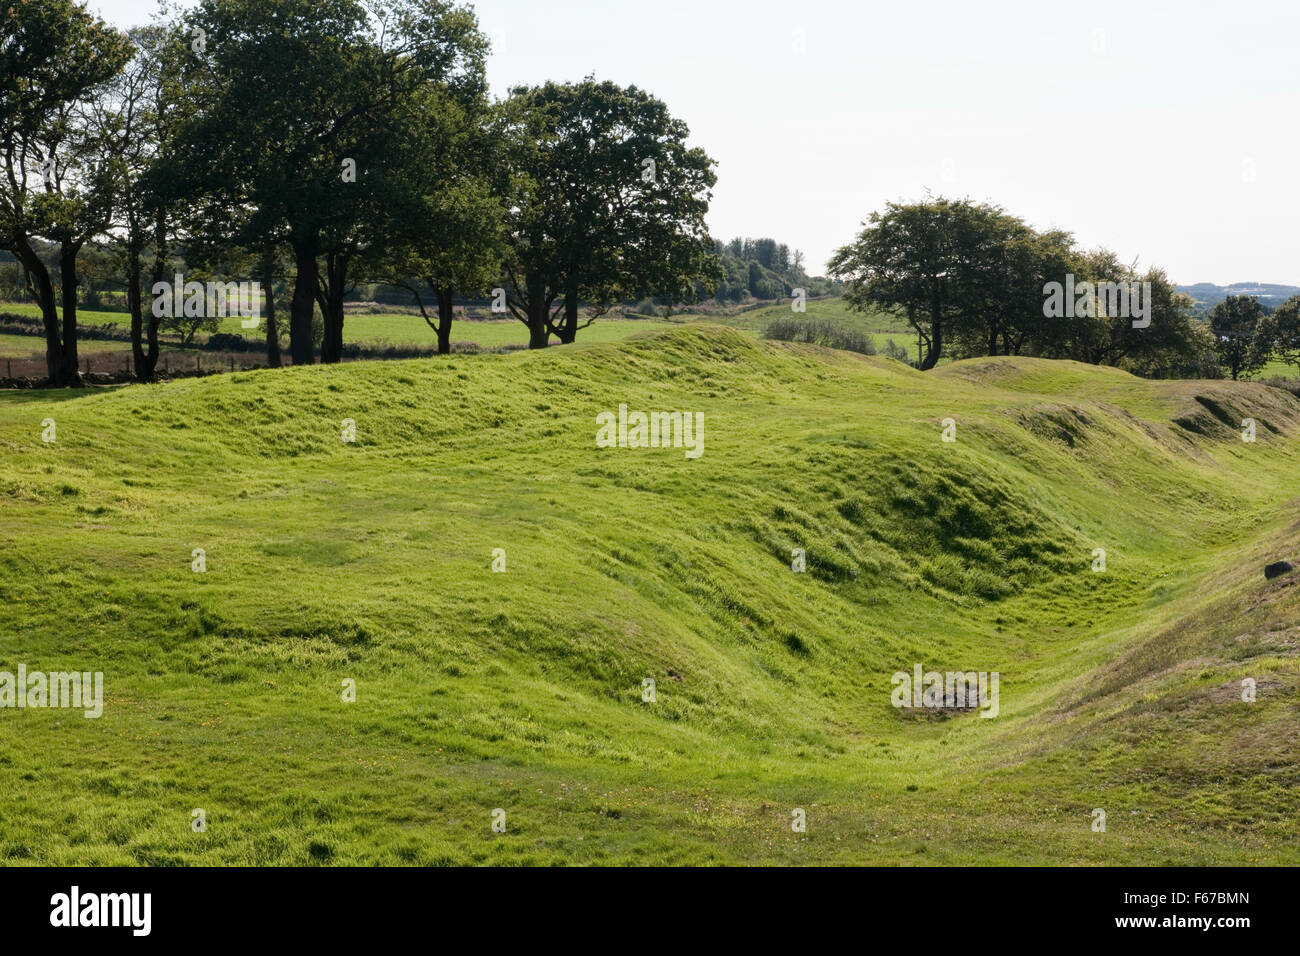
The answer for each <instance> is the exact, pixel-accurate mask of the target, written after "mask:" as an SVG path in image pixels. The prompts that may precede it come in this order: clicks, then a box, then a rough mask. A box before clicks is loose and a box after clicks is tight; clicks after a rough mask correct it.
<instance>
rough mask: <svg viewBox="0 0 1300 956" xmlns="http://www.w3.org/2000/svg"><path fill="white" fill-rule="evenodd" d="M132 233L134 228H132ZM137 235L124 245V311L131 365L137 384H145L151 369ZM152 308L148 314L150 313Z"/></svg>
mask: <svg viewBox="0 0 1300 956" xmlns="http://www.w3.org/2000/svg"><path fill="white" fill-rule="evenodd" d="M133 231H134V228H133ZM137 236H138V233H136V234H135V235H133V236H130V237H128V238H127V244H126V310H127V311H128V312H129V313H131V364H132V366H133V367H134V369H135V378H136V381H137V382H147V381H149V379H150V373H151V372H152V371H153V370H152V369H146V368H145V354H144V305H143V302H142V298H141V293H140V279H141V273H142V272H143V270H142V269H141V267H140V240H139V238H137ZM152 311H153V310H152V308H150V312H151V313H152Z"/></svg>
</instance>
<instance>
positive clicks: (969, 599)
mask: <svg viewBox="0 0 1300 956" xmlns="http://www.w3.org/2000/svg"><path fill="white" fill-rule="evenodd" d="M593 328H595V327H593ZM1198 398H1199V399H1200V400H1199V401H1198ZM1207 401H1208V403H1209V404H1208V405H1207ZM620 403H626V404H627V405H629V407H630V408H632V409H634V410H636V409H640V410H645V411H652V410H664V411H673V410H683V411H702V412H704V413H705V421H706V429H705V454H704V455H703V457H701V458H699V459H696V460H689V459H687V458H686V457H685V455H684V453H683V451H682V450H681V449H671V448H669V449H598V448H596V447H595V443H594V436H595V432H596V423H595V416H596V414H597V413H598V412H601V411H606V410H611V411H612V410H615V409H617V407H618V405H619V404H620ZM1212 409H1218V410H1219V413H1220V414H1219V415H1218V416H1216V414H1215V412H1214V411H1212ZM1247 415H1249V416H1250V417H1254V418H1256V420H1257V421H1258V422H1259V423H1260V424H1259V428H1258V436H1259V440H1258V441H1257V442H1256V443H1255V444H1247V443H1244V442H1242V441H1241V440H1240V438H1239V435H1238V432H1237V430H1236V429H1234V428H1232V427H1230V426H1229V425H1228V424H1227V423H1225V421H1223V420H1221V419H1223V418H1232V417H1235V416H1242V417H1245V416H1247ZM47 417H49V418H54V419H55V421H56V422H57V429H58V431H57V442H56V443H54V444H52V445H51V444H45V443H42V441H41V422H42V420H43V419H45V418H47ZM945 418H952V419H954V420H955V421H956V424H957V441H956V442H953V443H945V442H943V441H941V440H940V432H941V422H942V420H943V419H945ZM343 419H352V420H353V421H354V422H355V423H356V441H355V443H345V442H343V441H342V440H341V423H342V421H343ZM1176 422H1179V423H1181V424H1176ZM1298 430H1300V401H1297V400H1296V399H1294V398H1293V397H1292V396H1290V395H1288V394H1286V393H1284V392H1282V391H1280V390H1277V389H1270V388H1266V387H1264V386H1259V385H1253V384H1247V383H1241V384H1234V383H1222V382H1213V383H1208V382H1207V383H1202V382H1178V383H1169V382H1164V383H1159V382H1149V381H1143V380H1139V379H1135V378H1132V377H1130V376H1127V375H1125V374H1123V373H1120V372H1116V371H1114V370H1108V369H1096V368H1091V367H1087V366H1081V365H1076V364H1073V363H1053V362H1046V361H1039V360H1032V359H995V360H974V361H970V362H960V363H954V364H952V365H951V366H947V367H945V368H944V369H942V370H940V371H938V372H935V373H929V374H921V373H919V372H916V371H914V370H912V369H909V368H907V367H905V366H902V365H900V364H899V363H896V362H890V361H887V360H884V359H879V358H868V357H864V356H858V355H851V354H848V353H840V352H833V351H830V350H826V349H820V348H816V347H811V346H798V345H790V344H784V343H767V342H760V341H757V340H755V338H754V337H753V336H752V335H749V334H743V333H741V332H737V331H735V330H727V329H722V328H718V327H714V326H691V327H684V328H678V329H674V330H670V331H663V332H656V333H653V334H649V335H644V336H636V337H633V338H631V339H628V340H626V341H623V342H621V343H591V344H581V342H580V344H578V345H577V346H575V347H572V348H565V349H555V350H547V351H543V352H533V353H516V354H511V355H481V356H453V357H446V358H435V359H425V360H412V361H405V362H385V363H352V364H349V365H346V366H332V367H320V366H317V367H310V368H299V369H284V370H277V371H260V372H247V373H239V374H234V375H229V376H220V377H213V378H208V379H192V380H183V381H177V382H173V383H169V384H166V385H161V386H148V387H130V388H122V389H116V390H111V391H109V390H105V391H96V392H95V393H91V394H87V393H71V392H55V393H19V394H6V395H4V396H2V397H0V449H2V452H0V454H2V455H3V457H2V458H0V536H2V537H3V540H4V541H5V548H4V550H3V552H2V553H0V669H8V670H11V671H12V670H14V669H16V667H17V664H18V663H19V662H22V663H26V664H27V666H28V668H29V669H32V670H35V669H37V668H43V669H46V670H60V669H71V668H74V667H75V668H78V669H82V670H102V671H104V673H105V679H106V682H107V692H106V699H105V705H104V716H103V717H102V718H100V719H98V720H88V719H85V718H83V717H82V716H81V715H80V713H79V712H70V711H60V710H22V711H18V710H0V786H2V787H3V789H4V792H5V793H6V795H7V796H8V799H7V801H6V802H5V804H4V806H3V808H0V858H3V859H4V860H6V861H8V862H12V863H91V864H124V865H131V864H150V865H161V864H197V863H211V864H253V863H256V864H314V863H319V864H343V863H393V864H421V865H430V864H434V865H436V864H460V863H501V864H542V863H724V862H725V863H884V864H937V863H975V862H978V863H994V864H1005V863H1062V864H1067V863H1068V864H1100V863H1120V864H1137V863H1166V862H1169V863H1229V862H1232V863H1249V862H1262V863H1295V862H1300V850H1298V847H1297V841H1296V838H1295V830H1294V825H1293V823H1292V822H1291V821H1293V819H1294V816H1295V812H1296V810H1297V803H1298V802H1300V798H1298V797H1297V796H1296V794H1297V792H1300V791H1297V789H1296V785H1297V783H1300V781H1298V780H1297V776H1298V774H1297V760H1296V757H1295V754H1296V752H1297V751H1296V748H1295V743H1296V734H1297V727H1300V723H1297V721H1296V717H1297V704H1296V691H1297V687H1298V686H1300V674H1298V673H1297V667H1296V650H1297V642H1298V640H1300V638H1298V637H1297V633H1296V631H1295V627H1294V623H1293V622H1294V621H1295V620H1296V619H1297V617H1298V615H1297V610H1300V598H1298V597H1297V595H1298V594H1300V589H1297V587H1296V586H1295V580H1294V577H1293V578H1290V579H1288V578H1280V579H1277V580H1276V581H1273V582H1268V583H1267V584H1265V582H1264V580H1263V575H1262V571H1261V568H1262V564H1263V562H1264V561H1265V560H1266V559H1272V558H1273V557H1275V556H1277V555H1279V554H1281V555H1283V556H1285V555H1287V554H1289V555H1291V556H1292V557H1295V552H1296V548H1295V534H1296V530H1297V519H1298V518H1300V514H1298V513H1297V497H1296V496H1297V482H1296V475H1297V474H1300V470H1298V469H1297V465H1298V464H1300V444H1298V443H1297V434H1298ZM194 548H203V549H204V550H205V551H206V560H207V571H206V573H204V574H197V573H194V572H192V571H191V553H192V550H193V549H194ZM495 548H503V549H504V550H505V552H506V560H507V570H506V573H493V572H492V570H491V564H492V552H493V549H495ZM792 548H803V549H805V550H806V551H807V557H808V573H806V574H795V573H793V572H792V571H791V569H790V562H791V549H792ZM1095 548H1105V549H1106V551H1107V570H1106V572H1105V573H1094V572H1093V571H1092V570H1091V562H1092V558H1093V549H1095ZM914 663H921V664H922V665H924V666H925V667H926V668H927V669H930V668H933V669H937V670H955V669H961V670H988V671H998V672H999V673H1000V674H1001V701H1000V714H999V716H998V717H997V718H996V719H993V720H986V719H980V718H978V717H975V716H973V715H963V716H956V717H949V718H947V719H942V718H935V717H926V716H918V715H917V714H915V713H914V712H910V711H900V710H896V709H894V708H893V707H892V706H891V704H890V696H891V690H892V684H891V680H890V677H891V674H893V672H895V671H897V670H904V671H910V670H911V667H912V665H913V664H914ZM1244 676H1252V677H1254V678H1255V679H1256V680H1257V682H1258V686H1259V688H1260V689H1259V697H1258V700H1257V701H1256V702H1255V703H1253V704H1247V703H1244V702H1242V701H1241V700H1240V696H1239V691H1237V690H1236V689H1235V688H1237V685H1238V684H1239V683H1240V680H1241V678H1242V677H1244ZM647 677H650V678H653V679H654V680H655V681H656V683H657V688H656V700H655V702H654V703H645V702H643V701H642V698H641V690H642V681H643V679H645V678H647ZM347 679H350V680H354V681H355V682H356V686H357V700H356V702H355V703H345V702H343V700H342V699H341V691H342V685H343V681H344V680H347ZM195 808H203V809H204V810H205V811H206V813H207V819H208V828H207V831H206V832H204V833H195V832H193V831H192V830H191V826H190V820H191V811H192V810H193V809H195ZM496 808H502V809H504V810H505V811H506V813H507V830H506V832H505V833H503V834H502V833H494V832H493V831H492V829H491V823H492V816H491V815H492V811H493V810H494V809H496ZM795 808H800V809H803V810H805V811H806V814H807V821H808V822H807V830H806V832H802V833H799V832H794V831H792V829H791V825H790V824H791V812H792V810H794V809H795ZM1094 808H1103V809H1105V810H1106V811H1107V814H1108V826H1107V831H1106V832H1105V833H1095V832H1093V831H1092V829H1091V826H1090V824H1091V822H1092V818H1091V812H1092V810H1093V809H1094Z"/></svg>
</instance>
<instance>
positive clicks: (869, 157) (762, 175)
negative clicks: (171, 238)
mask: <svg viewBox="0 0 1300 956" xmlns="http://www.w3.org/2000/svg"><path fill="white" fill-rule="evenodd" d="M472 6H473V7H474V8H475V9H476V11H477V12H478V16H479V20H480V23H481V24H482V26H483V29H484V31H485V32H486V33H487V34H488V35H489V36H491V37H492V38H493V47H494V49H493V55H492V57H491V59H490V60H489V63H488V78H489V80H490V82H491V84H492V89H493V92H494V93H495V94H497V95H504V93H505V91H506V90H507V89H508V88H509V87H510V86H512V85H515V84H519V83H539V82H542V81H545V80H547V79H553V80H557V81H564V80H579V79H581V78H582V77H584V76H585V75H587V74H589V73H591V74H595V76H596V77H597V78H599V79H602V80H603V79H610V80H614V81H615V82H617V83H619V84H621V85H630V84H636V85H637V86H641V87H643V88H645V89H648V90H650V91H651V92H652V93H654V94H655V95H656V96H658V97H659V98H660V99H662V100H664V101H665V102H666V103H667V104H668V107H669V110H670V111H671V112H672V113H673V114H674V115H675V116H678V117H680V118H681V119H684V120H685V121H686V122H687V124H688V125H689V126H690V128H691V137H692V143H693V144H694V145H699V146H703V147H704V148H705V150H706V151H707V152H708V153H709V155H711V156H712V157H713V158H714V159H716V160H718V164H719V165H718V185H717V188H716V189H715V191H714V201H713V205H712V207H711V210H710V213H709V225H710V229H711V231H712V233H713V234H714V235H715V236H716V237H718V238H721V239H730V238H731V237H732V236H736V235H749V236H772V237H773V238H775V239H777V240H778V241H781V242H786V243H788V244H789V245H791V246H792V247H797V248H800V249H803V250H804V252H805V253H806V255H807V265H808V268H809V271H811V272H814V273H820V272H821V271H822V269H823V266H824V263H825V261H826V259H827V258H828V256H829V255H830V254H831V252H832V251H833V250H834V249H835V248H836V247H838V246H840V245H843V244H845V243H846V242H849V241H850V240H851V239H852V238H853V236H854V235H855V234H856V233H857V231H858V229H859V225H860V223H861V221H862V220H863V219H865V218H866V216H867V215H868V214H869V213H870V212H871V211H873V210H876V209H880V208H882V207H883V205H884V203H885V202H887V201H889V200H914V199H919V198H922V197H923V196H924V195H925V191H926V190H927V189H929V190H930V191H931V192H933V193H935V194H942V195H947V196H953V197H961V196H969V197H971V198H973V199H977V200H982V201H990V202H994V203H997V204H999V205H1002V206H1003V207H1005V208H1006V209H1007V210H1008V211H1009V212H1011V213H1013V214H1015V215H1018V216H1021V217H1022V218H1024V219H1025V220H1027V221H1028V222H1029V223H1030V224H1031V225H1034V226H1036V227H1039V228H1048V227H1059V228H1063V229H1068V230H1071V231H1072V232H1074V234H1075V236H1076V237H1077V239H1078V240H1079V241H1080V243H1081V244H1083V245H1084V246H1086V247H1091V246H1097V245H1105V246H1107V247H1109V248H1111V249H1114V250H1115V251H1116V252H1117V253H1119V254H1120V256H1121V257H1122V258H1124V259H1126V260H1131V259H1134V258H1138V259H1139V260H1140V263H1141V264H1142V265H1144V266H1145V265H1157V266H1163V267H1164V268H1165V269H1166V270H1167V271H1168V272H1169V274H1170V276H1171V277H1172V278H1173V279H1174V280H1175V281H1177V282H1180V283H1193V282H1216V283H1222V284H1226V283H1229V282H1247V281H1259V282H1278V283H1286V284H1290V285H1300V228H1298V224H1300V188H1298V183H1297V179H1298V178H1300V122H1298V120H1300V59H1298V58H1297V55H1296V42H1297V38H1298V37H1300V2H1297V0H1236V2H1220V0H1091V2H1070V0H978V2H976V0H934V2H924V0H865V2H855V0H840V2H827V0H798V2H791V0H785V2H774V0H725V2H720V0H712V2H711V0H479V2H476V3H473V4H472ZM90 7H91V9H93V10H96V11H97V12H99V13H100V14H101V15H102V16H104V17H105V18H106V19H107V20H109V21H110V22H113V23H115V24H117V25H119V26H129V25H132V24H134V23H138V22H143V21H145V20H147V19H148V17H149V14H150V11H152V9H153V8H154V4H153V3H152V2H151V0H90Z"/></svg>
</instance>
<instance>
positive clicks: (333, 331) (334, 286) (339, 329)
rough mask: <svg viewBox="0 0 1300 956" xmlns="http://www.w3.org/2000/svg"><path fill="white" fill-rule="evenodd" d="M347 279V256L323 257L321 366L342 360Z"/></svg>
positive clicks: (334, 254) (331, 254)
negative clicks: (323, 323)
mask: <svg viewBox="0 0 1300 956" xmlns="http://www.w3.org/2000/svg"><path fill="white" fill-rule="evenodd" d="M347 278H348V259H347V256H345V255H341V254H338V253H333V252H331V253H330V254H329V255H327V256H326V257H325V287H324V288H323V289H322V290H321V293H322V294H321V296H320V311H321V316H322V318H323V319H324V322H325V334H324V336H323V337H322V339H321V346H320V360H321V363H322V364H326V363H328V364H334V363H336V362H341V361H342V360H343V296H344V295H345V294H346V289H347Z"/></svg>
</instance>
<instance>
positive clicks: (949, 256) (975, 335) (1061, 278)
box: [830, 197, 1300, 378]
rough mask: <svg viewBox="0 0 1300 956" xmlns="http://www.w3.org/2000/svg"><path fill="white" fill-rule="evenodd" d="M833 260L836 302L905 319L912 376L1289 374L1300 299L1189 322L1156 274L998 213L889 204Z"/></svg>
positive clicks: (1299, 352) (1185, 305)
mask: <svg viewBox="0 0 1300 956" xmlns="http://www.w3.org/2000/svg"><path fill="white" fill-rule="evenodd" d="M864 226H865V228H864V229H863V230H862V232H861V233H860V234H859V235H858V237H857V239H856V240H855V241H854V242H853V243H851V244H850V245H847V246H844V247H843V248H842V249H840V250H839V251H838V252H837V253H836V254H835V256H834V257H833V258H832V260H831V263H830V271H831V274H832V275H835V276H838V277H840V278H842V279H844V280H845V289H844V298H845V299H846V300H848V302H849V303H850V304H851V305H852V306H853V307H855V308H857V309H861V310H864V311H883V312H886V313H889V314H892V315H895V316H898V317H899V318H902V319H905V320H906V321H907V323H908V324H909V325H910V326H911V327H912V328H913V329H914V330H915V331H916V336H917V342H918V352H919V360H918V363H917V364H918V366H919V367H920V368H922V369H928V368H932V367H933V366H934V365H936V364H937V363H938V362H939V361H940V360H941V359H943V358H967V357H971V356H980V355H1034V356H1041V357H1045V358H1067V359H1075V360H1077V361H1081V362H1089V363H1091V364H1094V365H1114V366H1118V367H1120V368H1124V369H1127V370H1128V371H1131V372H1134V373H1135V374H1140V375H1148V376H1153V377H1178V378H1181V377H1195V378H1208V377H1216V376H1218V375H1220V374H1229V375H1231V376H1232V377H1233V378H1237V377H1238V376H1239V375H1241V374H1245V373H1247V372H1250V371H1254V370H1257V369H1259V368H1262V367H1263V366H1264V365H1265V364H1267V362H1269V361H1270V360H1272V359H1273V358H1279V359H1282V360H1284V361H1288V362H1294V363H1296V364H1297V365H1300V296H1296V297H1293V298H1291V299H1289V300H1287V302H1286V303H1284V304H1283V305H1282V306H1281V307H1279V308H1278V309H1277V310H1275V311H1273V312H1270V311H1269V310H1268V309H1267V308H1266V307H1265V306H1263V305H1262V304H1261V303H1260V302H1258V301H1257V300H1256V299H1254V298H1251V297H1248V296H1229V297H1228V298H1227V299H1225V300H1224V301H1223V302H1220V303H1219V304H1217V305H1215V306H1214V308H1213V309H1211V310H1210V312H1209V315H1208V321H1205V322H1203V321H1201V320H1199V319H1198V318H1197V317H1196V316H1195V314H1194V303H1193V300H1192V299H1191V297H1190V296H1187V295H1184V294H1182V293H1180V292H1178V291H1177V289H1176V288H1175V286H1174V284H1173V283H1172V282H1171V281H1170V280H1169V278H1168V276H1167V275H1166V274H1165V272H1164V270H1162V269H1158V268H1147V269H1146V270H1144V271H1139V270H1138V268H1137V266H1136V265H1129V264H1125V263H1123V262H1121V261H1120V259H1119V257H1118V256H1117V255H1116V254H1115V253H1113V252H1111V251H1109V250H1106V249H1093V250H1082V249H1079V248H1078V247H1077V246H1076V245H1075V242H1074V237H1073V236H1072V235H1071V234H1070V233H1068V232H1065V231H1063V230H1050V231H1047V232H1040V231H1038V230H1035V229H1033V228H1031V227H1030V226H1029V225H1028V224H1026V223H1025V222H1024V221H1023V220H1022V219H1019V218H1018V217H1016V216H1013V215H1011V214H1009V213H1007V212H1006V211H1005V210H1003V209H1002V208H1000V207H998V206H993V205H989V204H986V203H976V202H973V201H971V200H965V199H963V200H953V199H946V198H943V197H938V198H933V199H928V200H926V201H925V202H917V203H889V204H888V205H887V207H886V209H885V210H884V211H883V212H877V213H873V214H872V215H871V217H870V218H869V219H868V221H867V222H866V223H865V224H864Z"/></svg>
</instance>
